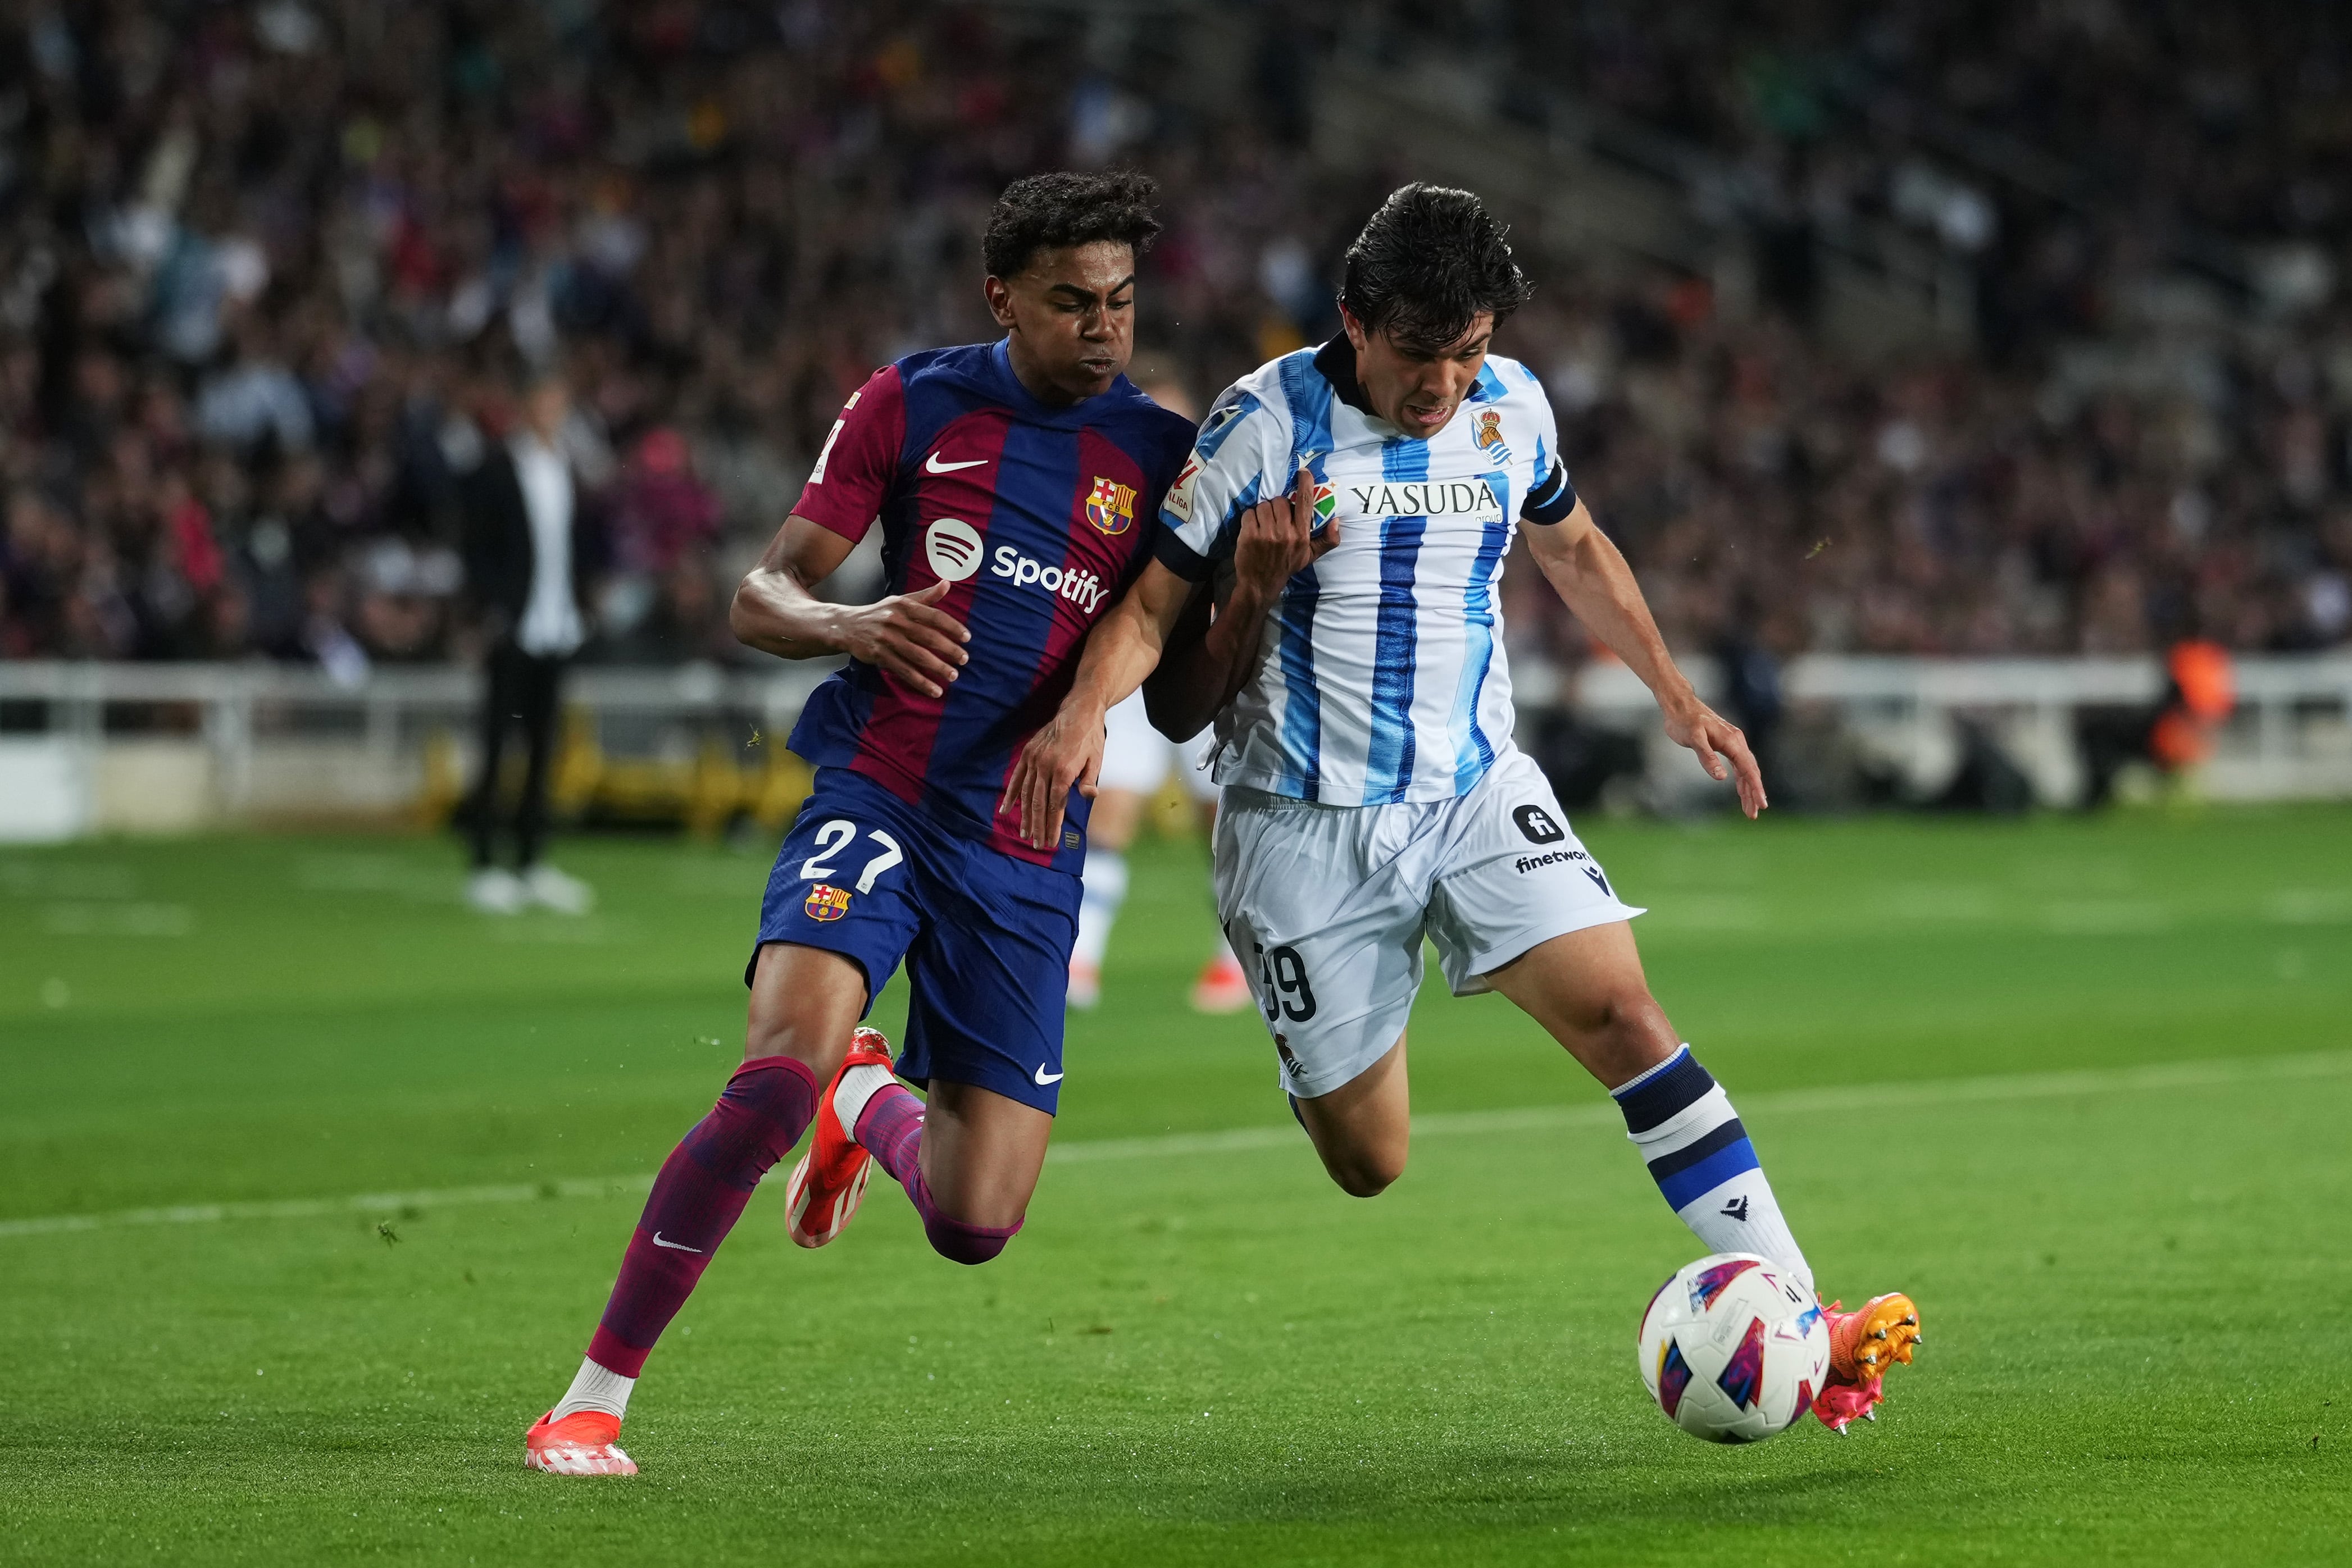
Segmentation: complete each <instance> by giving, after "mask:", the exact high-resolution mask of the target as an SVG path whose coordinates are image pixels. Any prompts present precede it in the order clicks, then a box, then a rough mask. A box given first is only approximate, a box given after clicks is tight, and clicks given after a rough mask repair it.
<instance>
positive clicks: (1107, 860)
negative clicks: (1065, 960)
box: [1070, 850, 1127, 967]
mask: <svg viewBox="0 0 2352 1568" xmlns="http://www.w3.org/2000/svg"><path fill="white" fill-rule="evenodd" d="M1082 881H1083V882H1084V883H1085V891H1084V892H1083V893H1082V894H1080V896H1079V899H1078V940H1077V942H1076V946H1072V947H1071V949H1070V958H1071V961H1072V962H1073V963H1078V964H1092V965H1095V966H1096V967H1101V964H1102V961H1103V953H1104V952H1105V950H1107V949H1108V947H1109V946H1110V928H1111V927H1112V926H1113V925H1116V924H1117V923H1118V906H1119V905H1120V904H1125V903H1126V902H1127V857H1126V856H1125V855H1123V854H1121V853H1119V852H1118V851H1117V850H1088V851H1087V869H1086V872H1085V874H1084V876H1083V878H1082Z"/></svg>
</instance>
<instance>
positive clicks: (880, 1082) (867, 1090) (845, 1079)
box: [833, 1064, 898, 1140]
mask: <svg viewBox="0 0 2352 1568" xmlns="http://www.w3.org/2000/svg"><path fill="white" fill-rule="evenodd" d="M896 1082H898V1075H897V1074H896V1073H894V1072H892V1071H890V1070H889V1069H888V1068H887V1067H876V1066H873V1065H871V1064H867V1065H865V1066H860V1067H853V1068H851V1069H850V1070H849V1071H846V1072H845V1073H843V1074H842V1075H841V1087H840V1088H838V1089H835V1091H834V1092H833V1113H834V1114H835V1115H836V1116H838V1117H840V1118H841V1127H842V1131H844V1132H845V1133H847V1134H849V1135H850V1137H851V1138H852V1139H853V1140H854V1139H855V1138H856V1136H857V1118H859V1117H860V1116H863V1115H864V1114H866V1104H867V1103H869V1102H870V1101H872V1100H873V1098H874V1096H876V1095H877V1094H879V1093H881V1092H882V1091H883V1090H885V1089H887V1088H888V1087H889V1086H890V1085H891V1084H893V1083H896Z"/></svg>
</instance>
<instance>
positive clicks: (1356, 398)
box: [1315, 332, 1388, 424]
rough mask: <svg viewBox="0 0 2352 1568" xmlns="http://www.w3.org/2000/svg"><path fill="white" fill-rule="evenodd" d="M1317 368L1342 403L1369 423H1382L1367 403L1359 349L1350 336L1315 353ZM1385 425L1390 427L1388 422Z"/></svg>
mask: <svg viewBox="0 0 2352 1568" xmlns="http://www.w3.org/2000/svg"><path fill="white" fill-rule="evenodd" d="M1315 368H1316V369H1317V370H1318V371H1321V372H1322V374H1323V379H1324V380H1325V381H1327V382H1330V383H1331V390H1332V392H1335V393H1337V394H1338V395H1339V401H1340V402H1344V403H1346V404H1347V405H1348V406H1349V408H1352V409H1354V410H1355V411H1356V412H1357V413H1360V414H1362V415H1363V416H1364V417H1365V418H1367V419H1380V417H1381V416H1380V415H1379V414H1376V413H1373V412H1372V405H1371V404H1370V403H1369V402H1365V401H1364V388H1363V384H1362V383H1361V382H1359V381H1357V380H1356V345H1355V344H1353V343H1350V342H1349V341H1348V334H1347V333H1345V332H1342V333H1340V334H1339V336H1338V337H1336V338H1334V339H1332V340H1330V341H1329V342H1328V343H1326V344H1324V345H1323V346H1322V347H1321V348H1319V349H1318V350H1315ZM1381 423H1383V424H1386V423H1388V421H1386V420H1381Z"/></svg>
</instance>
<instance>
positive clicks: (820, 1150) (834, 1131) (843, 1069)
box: [784, 1028, 891, 1247]
mask: <svg viewBox="0 0 2352 1568" xmlns="http://www.w3.org/2000/svg"><path fill="white" fill-rule="evenodd" d="M890 1063H891V1057H890V1041H889V1040H888V1039H887V1037H886V1036H885V1035H884V1034H883V1033H882V1031H881V1030H878V1029H865V1028H860V1029H859V1030H857V1032H856V1034H854V1035H852V1036H851V1037H850V1040H849V1054H848V1055H847V1056H845V1057H844V1058H843V1059H842V1062H841V1066H840V1067H839V1068H838V1069H836V1070H835V1072H834V1075H833V1081H832V1082H829V1083H827V1084H826V1085H825V1086H824V1094H823V1095H821V1096H820V1097H819V1098H818V1100H817V1103H816V1134H815V1135H814V1137H812V1138H811V1139H810V1140H809V1147H808V1153H806V1154H804V1155H802V1156H801V1163H800V1164H798V1165H796V1166H793V1175H792V1179H791V1180H790V1181H787V1182H786V1183H785V1184H784V1206H785V1214H786V1217H787V1218H786V1224H787V1227H788V1228H789V1229H790V1230H791V1232H792V1238H793V1241H794V1242H795V1243H796V1244H797V1245H799V1246H802V1247H822V1246H824V1244H825V1243H826V1242H828V1241H830V1240H832V1239H834V1238H835V1237H836V1236H838V1235H840V1234H841V1233H842V1232H843V1231H844V1230H845V1229H847V1228H849V1221H850V1219H851V1218H852V1217H853V1216H855V1215H856V1213H857V1205H858V1202H859V1201H860V1200H861V1199H863V1198H864V1197H865V1196H866V1183H867V1182H868V1181H869V1180H871V1179H872V1178H873V1176H874V1156H873V1155H869V1154H867V1153H866V1151H865V1149H864V1148H862V1147H860V1146H859V1145H858V1142H857V1129H856V1128H855V1127H848V1126H844V1125H843V1124H842V1121H841V1113H840V1111H839V1109H838V1108H837V1107H836V1103H835V1102H836V1100H837V1098H838V1094H839V1091H840V1089H841V1081H842V1078H843V1077H844V1075H845V1074H846V1073H848V1072H849V1071H851V1070H852V1069H853V1068H860V1067H878V1068H880V1069H881V1070H882V1071H884V1072H885V1073H887V1072H888V1071H890Z"/></svg>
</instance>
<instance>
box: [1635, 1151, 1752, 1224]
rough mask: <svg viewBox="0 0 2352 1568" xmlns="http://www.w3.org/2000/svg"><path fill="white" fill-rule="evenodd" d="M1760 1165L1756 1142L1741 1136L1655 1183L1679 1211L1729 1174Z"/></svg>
mask: <svg viewBox="0 0 2352 1568" xmlns="http://www.w3.org/2000/svg"><path fill="white" fill-rule="evenodd" d="M1763 1168H1764V1165H1763V1162H1762V1161H1760V1160H1759V1159H1758V1158H1757V1157H1756V1145H1753V1144H1751V1143H1749V1142H1748V1140H1747V1139H1745V1138H1742V1139H1740V1140H1739V1141H1738V1142H1737V1143H1735V1144H1733V1145H1731V1146H1730V1147H1728V1148H1724V1149H1717V1151H1716V1152H1715V1153H1713V1154H1711V1155H1708V1156H1707V1157H1706V1158H1705V1159H1703V1160H1701V1161H1700V1162H1699V1163H1698V1164H1696V1165H1695V1166H1691V1168H1690V1169H1688V1170H1686V1171H1685V1172H1683V1173H1682V1174H1681V1175H1680V1176H1670V1177H1667V1178H1666V1179H1664V1180H1663V1181H1661V1182H1659V1183H1658V1191H1659V1192H1661V1193H1663V1194H1664V1195H1665V1199H1666V1207H1668V1208H1671V1209H1674V1210H1675V1211H1676V1212H1680V1211H1681V1210H1682V1209H1684V1208H1686V1207H1689V1206H1690V1205H1691V1204H1693V1203H1696V1201H1698V1200H1699V1199H1700V1198H1702V1197H1706V1195H1707V1194H1708V1193H1710V1192H1713V1191H1714V1190H1715V1189H1716V1188H1717V1187H1719V1186H1722V1185H1723V1184H1724V1183H1725V1182H1727V1181H1729V1180H1730V1179H1731V1178H1732V1177H1733V1176H1744V1175H1746V1174H1747V1173H1748V1172H1749V1171H1756V1170H1762V1169H1763Z"/></svg>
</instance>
